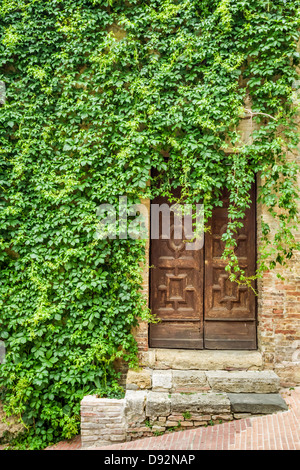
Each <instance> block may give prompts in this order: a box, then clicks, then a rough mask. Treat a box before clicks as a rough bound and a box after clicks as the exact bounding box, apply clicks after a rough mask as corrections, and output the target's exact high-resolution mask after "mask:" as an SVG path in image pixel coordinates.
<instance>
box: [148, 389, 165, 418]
mask: <svg viewBox="0 0 300 470" xmlns="http://www.w3.org/2000/svg"><path fill="white" fill-rule="evenodd" d="M170 411H171V400H170V398H169V395H168V393H166V392H149V393H148V395H147V402H146V416H147V417H150V418H152V419H153V418H155V417H157V416H168V415H169V414H170Z"/></svg>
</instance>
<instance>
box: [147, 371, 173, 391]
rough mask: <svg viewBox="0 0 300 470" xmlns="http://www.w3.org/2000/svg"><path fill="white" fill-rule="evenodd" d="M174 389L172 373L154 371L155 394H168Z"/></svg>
mask: <svg viewBox="0 0 300 470" xmlns="http://www.w3.org/2000/svg"><path fill="white" fill-rule="evenodd" d="M171 389H172V371H171V370H154V371H153V374H152V390H153V391H155V392H167V391H170V390H171Z"/></svg>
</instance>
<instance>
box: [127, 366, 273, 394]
mask: <svg viewBox="0 0 300 470" xmlns="http://www.w3.org/2000/svg"><path fill="white" fill-rule="evenodd" d="M126 388H127V390H152V391H153V392H177V393H181V392H182V393H197V392H206V391H212V392H224V393H266V394H267V393H277V392H278V391H279V389H280V380H279V377H278V376H277V375H276V374H275V372H273V371H271V370H264V371H256V370H255V371H224V370H214V371H211V370H208V371H203V370H201V371H200V370H172V369H167V370H157V369H155V370H152V369H142V370H140V371H134V370H130V371H129V372H128V375H127V382H126Z"/></svg>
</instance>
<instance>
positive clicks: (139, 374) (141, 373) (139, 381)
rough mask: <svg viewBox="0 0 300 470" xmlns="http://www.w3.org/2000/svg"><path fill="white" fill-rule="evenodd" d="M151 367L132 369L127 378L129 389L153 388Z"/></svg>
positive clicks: (127, 387)
mask: <svg viewBox="0 0 300 470" xmlns="http://www.w3.org/2000/svg"><path fill="white" fill-rule="evenodd" d="M151 377H152V370H151V369H141V370H134V369H130V370H129V371H128V373H127V378H126V389H127V390H146V389H149V388H151Z"/></svg>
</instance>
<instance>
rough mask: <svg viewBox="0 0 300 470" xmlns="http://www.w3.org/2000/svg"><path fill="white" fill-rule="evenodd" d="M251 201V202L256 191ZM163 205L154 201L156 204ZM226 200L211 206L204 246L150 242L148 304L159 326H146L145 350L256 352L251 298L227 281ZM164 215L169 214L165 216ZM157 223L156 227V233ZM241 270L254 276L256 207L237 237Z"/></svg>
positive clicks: (246, 290) (247, 291)
mask: <svg viewBox="0 0 300 470" xmlns="http://www.w3.org/2000/svg"><path fill="white" fill-rule="evenodd" d="M254 189H255V188H253V192H252V201H255V192H254ZM165 202H168V201H167V200H166V199H164V198H157V199H155V200H154V201H153V203H155V204H163V203H165ZM227 208H228V199H227V198H226V195H225V194H224V205H223V207H222V208H215V209H214V211H213V216H212V220H211V221H210V226H211V233H208V232H207V233H206V234H205V243H204V248H203V249H201V250H197V251H189V250H187V249H186V244H185V243H184V242H183V241H182V240H176V239H174V233H173V231H172V224H173V222H174V217H173V215H172V213H171V233H170V235H171V238H170V239H162V238H161V232H160V239H158V240H153V239H152V240H151V249H150V252H151V260H150V265H151V266H152V267H151V269H150V278H151V284H150V286H151V287H150V289H151V290H150V293H151V295H150V302H151V303H150V306H151V310H152V313H154V314H156V315H157V317H159V318H160V319H161V322H159V323H157V324H152V325H150V347H157V348H173V349H176V348H183V349H202V348H203V347H204V348H206V349H256V321H255V315H256V313H255V294H254V292H253V291H252V290H251V289H249V288H247V287H245V286H239V285H238V284H236V283H232V282H230V281H229V280H228V274H227V272H226V271H225V269H224V267H225V264H224V261H222V260H221V255H222V252H223V248H224V244H223V242H222V241H221V236H222V234H223V233H224V232H225V230H226V225H227V223H228V217H227ZM162 217H164V215H162ZM168 217H169V216H168ZM161 226H162V224H160V230H161ZM235 253H236V254H237V256H238V259H239V263H240V266H241V267H242V268H244V269H245V271H246V273H247V275H249V276H250V275H253V274H254V273H255V264H256V256H255V253H256V247H255V203H254V202H253V204H252V207H251V208H250V209H249V210H248V211H247V213H246V218H245V221H244V228H243V229H241V230H240V232H239V233H238V235H237V247H236V250H235Z"/></svg>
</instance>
